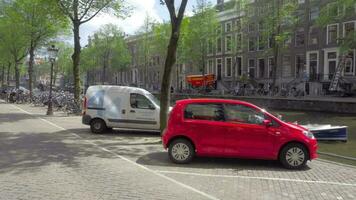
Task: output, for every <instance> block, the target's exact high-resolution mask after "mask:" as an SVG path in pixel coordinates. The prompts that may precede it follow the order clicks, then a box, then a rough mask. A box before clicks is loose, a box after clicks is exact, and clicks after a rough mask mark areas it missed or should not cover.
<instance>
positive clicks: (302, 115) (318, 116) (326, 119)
mask: <svg viewBox="0 0 356 200" xmlns="http://www.w3.org/2000/svg"><path fill="white" fill-rule="evenodd" d="M271 113H274V114H276V113H278V114H281V115H282V119H283V120H284V121H287V122H294V121H297V122H298V124H331V125H337V126H348V129H347V131H348V141H347V142H346V143H344V142H335V141H320V142H319V151H321V152H328V153H333V154H338V155H342V156H348V157H353V158H356V115H351V114H340V113H326V112H304V111H289V110H288V111H286V110H271Z"/></svg>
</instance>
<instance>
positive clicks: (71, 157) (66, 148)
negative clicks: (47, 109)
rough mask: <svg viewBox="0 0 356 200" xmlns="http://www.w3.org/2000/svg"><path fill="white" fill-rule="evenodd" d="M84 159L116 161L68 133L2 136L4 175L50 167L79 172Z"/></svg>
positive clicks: (0, 164)
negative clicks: (52, 165)
mask: <svg viewBox="0 0 356 200" xmlns="http://www.w3.org/2000/svg"><path fill="white" fill-rule="evenodd" d="M84 157H100V158H116V157H115V156H114V155H112V154H110V153H107V152H104V151H101V150H99V149H98V148H95V147H94V146H93V145H92V144H88V143H85V142H83V141H80V139H78V138H76V137H74V136H71V135H69V134H68V133H67V131H59V132H54V133H24V132H22V133H18V134H14V133H11V134H10V133H5V132H0V174H1V173H6V172H13V173H21V172H29V171H32V170H33V171H35V170H40V167H43V166H47V165H50V164H60V165H64V166H66V167H72V168H75V167H78V166H79V164H80V159H81V158H84Z"/></svg>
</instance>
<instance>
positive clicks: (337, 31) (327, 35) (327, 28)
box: [326, 23, 339, 44]
mask: <svg viewBox="0 0 356 200" xmlns="http://www.w3.org/2000/svg"><path fill="white" fill-rule="evenodd" d="M335 25H336V26H337V28H336V38H339V24H338V23H335V24H329V25H327V26H326V44H329V27H330V26H335ZM336 42H337V41H336Z"/></svg>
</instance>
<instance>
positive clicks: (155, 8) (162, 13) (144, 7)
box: [80, 0, 216, 45]
mask: <svg viewBox="0 0 356 200" xmlns="http://www.w3.org/2000/svg"><path fill="white" fill-rule="evenodd" d="M195 1H196V0H188V4H187V8H186V12H185V13H186V15H188V16H190V15H192V13H193V8H194V5H195ZM209 1H210V2H212V3H216V0H209ZM126 2H128V3H129V4H130V5H131V7H133V10H132V12H131V15H130V17H127V18H125V19H118V18H116V17H114V16H110V15H108V14H105V13H103V14H101V15H99V16H96V17H95V18H93V19H92V20H91V21H89V22H87V23H86V24H83V25H82V27H81V30H80V31H81V34H80V35H81V43H82V44H84V45H85V44H86V43H87V39H88V36H89V35H92V34H93V33H94V32H95V31H97V30H98V29H99V28H100V26H102V25H104V24H108V23H112V24H116V25H117V26H119V27H120V28H121V29H122V30H123V31H124V32H125V33H127V34H130V35H132V34H134V33H135V32H136V31H137V30H138V29H139V28H140V27H141V26H142V25H143V22H144V19H145V17H146V15H149V16H150V17H151V18H153V19H154V20H155V21H157V22H163V21H168V20H169V13H168V10H167V7H166V6H165V5H161V4H160V0H126ZM177 2H178V3H180V1H179V0H178V1H177Z"/></svg>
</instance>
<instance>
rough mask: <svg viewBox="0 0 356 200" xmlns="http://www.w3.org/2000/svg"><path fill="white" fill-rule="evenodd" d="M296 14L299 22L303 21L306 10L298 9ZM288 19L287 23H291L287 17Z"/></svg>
mask: <svg viewBox="0 0 356 200" xmlns="http://www.w3.org/2000/svg"><path fill="white" fill-rule="evenodd" d="M295 15H296V18H297V21H298V23H303V21H304V20H305V11H304V10H297V11H296V14H295ZM286 20H287V21H286V24H290V23H289V21H288V19H287V18H286Z"/></svg>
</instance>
